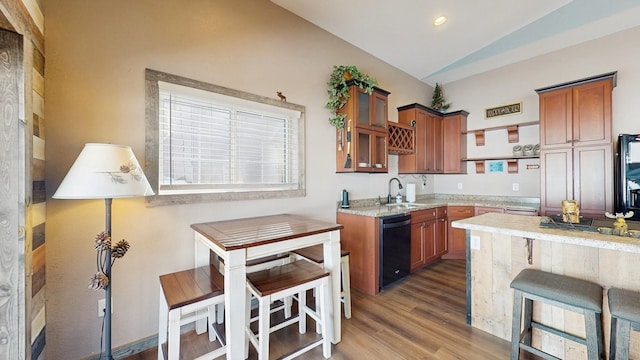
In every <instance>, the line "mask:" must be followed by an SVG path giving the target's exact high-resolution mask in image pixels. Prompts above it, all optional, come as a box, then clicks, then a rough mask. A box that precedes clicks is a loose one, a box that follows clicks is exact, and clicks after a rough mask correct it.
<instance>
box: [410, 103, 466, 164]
mask: <svg viewBox="0 0 640 360" xmlns="http://www.w3.org/2000/svg"><path fill="white" fill-rule="evenodd" d="M467 115H468V113H467V112H465V111H457V112H453V113H447V114H442V113H440V112H438V111H436V110H433V109H431V108H428V107H426V106H424V105H421V104H418V103H414V104H411V105H406V106H402V107H399V108H398V122H399V123H400V124H405V125H410V126H413V127H414V131H415V146H414V152H413V154H399V156H398V172H399V173H401V174H445V173H466V165H465V164H464V163H463V162H462V159H463V158H465V157H466V154H467V142H466V135H465V133H466V131H467Z"/></svg>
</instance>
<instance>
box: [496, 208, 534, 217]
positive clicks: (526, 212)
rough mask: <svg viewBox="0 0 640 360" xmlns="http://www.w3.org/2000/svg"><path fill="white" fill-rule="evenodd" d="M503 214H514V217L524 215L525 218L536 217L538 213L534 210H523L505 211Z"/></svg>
mask: <svg viewBox="0 0 640 360" xmlns="http://www.w3.org/2000/svg"><path fill="white" fill-rule="evenodd" d="M504 213H505V214H515V215H526V216H537V215H538V211H536V210H525V209H506V210H505V211H504Z"/></svg>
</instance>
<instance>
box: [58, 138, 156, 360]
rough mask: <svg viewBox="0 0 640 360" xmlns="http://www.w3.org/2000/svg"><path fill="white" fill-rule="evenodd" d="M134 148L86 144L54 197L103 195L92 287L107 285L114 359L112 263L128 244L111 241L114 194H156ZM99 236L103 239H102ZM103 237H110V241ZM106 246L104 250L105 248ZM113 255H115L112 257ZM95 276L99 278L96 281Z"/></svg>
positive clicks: (107, 335)
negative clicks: (95, 270)
mask: <svg viewBox="0 0 640 360" xmlns="http://www.w3.org/2000/svg"><path fill="white" fill-rule="evenodd" d="M153 194H154V193H153V190H151V186H150V185H149V182H148V181H147V178H146V177H145V176H144V173H143V171H142V168H141V167H140V164H139V163H138V160H137V159H136V157H135V155H134V154H133V151H132V150H131V148H130V147H129V146H122V145H113V144H85V146H84V148H83V149H82V152H81V153H80V155H78V158H77V159H76V161H75V162H74V163H73V165H72V166H71V169H70V170H69V172H68V173H67V175H66V176H65V177H64V179H63V180H62V183H61V184H60V187H58V190H57V191H56V193H55V194H54V195H53V198H54V199H104V204H105V230H104V232H103V233H101V234H98V238H97V239H96V249H97V250H98V273H97V274H96V276H94V278H93V279H92V281H93V283H92V284H91V285H90V287H93V288H99V289H104V291H105V314H104V347H105V355H106V359H107V360H111V359H112V358H113V357H112V356H111V285H112V284H113V281H112V279H111V265H112V264H113V261H114V260H115V258H117V257H122V256H124V253H125V252H126V250H127V249H128V248H129V244H128V243H127V242H126V241H125V240H122V241H121V242H119V243H118V244H116V245H115V246H113V247H112V245H111V201H112V199H114V198H125V197H136V196H148V195H153ZM99 238H100V239H99ZM99 240H100V241H104V240H107V242H101V243H100V244H99ZM102 250H104V251H102ZM112 257H113V259H112ZM96 278H98V279H99V281H98V282H95V280H96Z"/></svg>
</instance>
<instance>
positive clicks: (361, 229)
mask: <svg viewBox="0 0 640 360" xmlns="http://www.w3.org/2000/svg"><path fill="white" fill-rule="evenodd" d="M336 220H337V223H338V224H342V225H343V226H344V228H343V229H342V230H341V231H340V246H341V248H342V249H344V250H347V251H349V272H350V274H351V288H354V289H358V290H360V291H362V292H364V293H367V294H370V295H375V294H377V293H378V292H379V289H378V284H379V263H378V259H379V248H378V244H379V240H378V238H379V226H378V224H379V220H378V218H377V217H373V216H362V215H354V214H348V213H342V212H338V213H337V215H336Z"/></svg>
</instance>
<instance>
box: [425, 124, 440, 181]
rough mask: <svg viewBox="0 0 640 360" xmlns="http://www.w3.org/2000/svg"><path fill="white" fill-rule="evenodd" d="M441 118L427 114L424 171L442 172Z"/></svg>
mask: <svg viewBox="0 0 640 360" xmlns="http://www.w3.org/2000/svg"><path fill="white" fill-rule="evenodd" d="M442 136H443V133H442V118H441V117H439V116H435V115H432V114H427V136H426V141H427V144H426V147H427V149H426V157H425V160H426V164H425V166H426V172H427V173H436V174H437V173H442V171H443V164H442V162H443V157H442V154H443V152H442V146H443V139H442Z"/></svg>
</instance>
